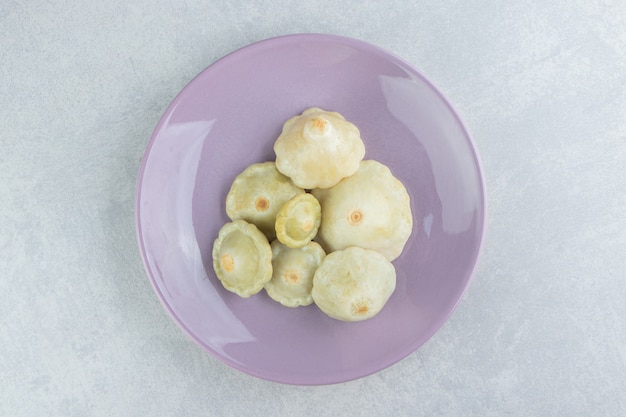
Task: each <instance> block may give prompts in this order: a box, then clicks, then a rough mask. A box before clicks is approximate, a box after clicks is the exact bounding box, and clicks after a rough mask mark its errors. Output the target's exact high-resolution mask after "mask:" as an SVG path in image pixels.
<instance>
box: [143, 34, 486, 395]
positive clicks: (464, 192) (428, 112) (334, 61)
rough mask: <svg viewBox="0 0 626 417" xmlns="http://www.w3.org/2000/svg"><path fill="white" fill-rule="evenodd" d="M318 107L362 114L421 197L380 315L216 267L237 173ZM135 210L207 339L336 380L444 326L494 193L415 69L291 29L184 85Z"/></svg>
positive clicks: (157, 274) (448, 112) (233, 360)
mask: <svg viewBox="0 0 626 417" xmlns="http://www.w3.org/2000/svg"><path fill="white" fill-rule="evenodd" d="M310 106H319V107H322V108H325V109H328V110H333V111H338V112H340V113H342V114H343V115H344V116H345V117H346V118H347V119H348V120H350V121H352V122H353V123H355V124H356V125H357V126H358V127H359V129H360V130H361V134H362V137H363V140H364V142H365V146H366V156H365V157H366V159H376V160H378V161H380V162H382V163H384V164H386V165H388V166H389V167H390V168H391V170H392V172H393V173H394V174H395V176H396V177H398V178H399V179H400V180H401V181H402V182H403V183H404V184H405V185H406V187H407V189H408V192H409V194H410V196H411V199H412V201H411V204H412V210H413V215H414V230H413V234H412V236H411V238H410V240H409V242H408V243H407V245H406V247H405V249H404V252H403V254H402V255H401V256H400V257H399V258H398V259H397V260H396V261H394V265H395V267H396V270H397V287H396V290H395V292H394V294H393V295H392V297H391V299H390V300H389V302H388V304H387V305H386V306H385V308H384V309H383V311H382V312H381V313H380V314H379V315H378V316H376V317H374V318H373V319H370V320H367V321H363V322H358V323H344V322H340V321H337V320H334V319H331V318H329V317H327V316H325V315H324V314H323V313H322V312H321V311H320V310H319V309H318V308H317V307H316V306H315V305H311V306H308V307H299V308H296V309H291V308H287V307H283V306H281V305H280V304H278V303H276V302H274V301H272V300H271V299H270V298H269V297H268V296H267V294H265V292H261V293H260V294H257V295H255V296H252V297H251V298H249V299H242V298H239V297H238V296H237V295H235V294H232V293H230V292H228V291H226V290H224V288H222V286H221V285H220V283H219V281H218V280H217V278H216V276H215V274H214V272H213V269H212V261H211V249H212V244H213V241H214V239H215V238H216V236H217V232H218V230H219V228H220V227H221V226H222V225H223V224H224V223H225V222H227V221H228V218H227V216H226V213H225V208H224V201H225V198H226V193H227V192H228V189H229V187H230V184H231V182H232V180H233V179H234V178H235V176H236V175H237V174H238V173H240V172H241V171H243V169H244V168H245V167H246V166H248V165H250V164H252V163H255V162H261V161H267V160H273V159H274V153H273V150H272V145H273V142H274V140H275V139H276V138H277V137H278V134H279V133H280V130H281V127H282V124H283V122H284V121H285V120H287V119H288V118H289V117H291V116H293V115H295V114H298V113H300V112H301V111H302V110H304V109H306V108H307V107H310ZM136 214H137V235H138V240H139V246H140V250H141V254H142V257H143V261H144V264H145V267H146V270H147V272H148V275H149V277H150V280H151V281H152V284H153V286H154V289H155V290H156V293H157V294H158V296H159V298H160V299H161V301H162V302H163V304H164V305H165V307H166V308H167V309H168V311H169V312H170V313H171V315H172V317H173V318H174V320H175V321H176V322H177V323H178V324H179V325H180V326H181V328H182V329H183V330H184V331H185V332H186V333H188V334H189V335H190V336H191V337H192V338H193V340H194V341H195V342H197V343H198V344H199V345H200V346H201V347H203V348H204V349H205V350H206V351H208V352H209V353H210V354H211V355H213V356H215V357H216V358H218V359H220V360H222V361H223V362H225V363H227V364H229V365H231V366H233V367H235V368H237V369H239V370H241V371H244V372H247V373H249V374H252V375H255V376H258V377H260V378H264V379H268V380H272V381H278V382H284V383H292V384H329V383H336V382H341V381H347V380H351V379H355V378H358V377H362V376H365V375H368V374H370V373H373V372H376V371H379V370H381V369H383V368H385V367H387V366H389V365H391V364H393V363H395V362H397V361H399V360H400V359H402V358H404V357H405V356H406V355H408V354H410V353H411V352H413V351H415V350H416V349H417V348H418V347H419V346H421V345H422V344H423V343H424V342H425V341H426V340H428V339H429V338H430V337H431V336H432V335H433V334H434V333H435V332H436V331H437V330H438V329H439V328H440V327H441V325H442V324H443V323H444V322H445V320H446V319H447V318H448V317H449V315H450V314H451V312H452V311H453V310H454V308H455V306H456V305H457V303H458V301H459V299H460V298H461V296H462V294H463V292H464V291H465V289H466V287H467V285H468V283H469V281H470V279H471V276H472V272H473V269H474V266H475V264H476V261H477V258H478V255H479V252H480V246H481V242H482V238H483V233H484V222H485V195H484V183H483V180H482V176H481V170H480V164H479V161H478V158H477V154H476V151H475V149H474V146H473V144H472V141H471V139H470V137H469V135H468V133H467V130H466V129H465V127H464V126H463V124H462V122H461V121H460V119H459V118H458V116H457V114H456V113H455V111H454V110H453V109H452V107H451V106H450V104H449V103H448V101H447V100H446V99H445V98H444V97H443V96H442V94H441V93H440V92H439V91H438V90H437V89H436V88H435V87H434V86H433V85H432V84H431V83H430V82H429V81H428V80H427V79H426V78H425V77H424V76H422V75H421V74H420V73H419V72H418V71H416V70H415V69H413V68H412V67H411V66H410V65H408V64H407V63H406V62H404V61H402V60H401V59H399V58H397V57H395V56H393V55H391V54H389V53H388V52H386V51H384V50H382V49H380V48H378V47H375V46H372V45H369V44H367V43H364V42H361V41H358V40H354V39H349V38H343V37H338V36H330V35H291V36H285V37H279V38H274V39H269V40H266V41H262V42H259V43H255V44H253V45H250V46H248V47H245V48H243V49H240V50H238V51H236V52H234V53H232V54H230V55H228V56H226V57H224V58H223V59H221V60H219V61H218V62H216V63H215V64H213V65H211V66H210V67H209V68H207V69H206V70H205V71H203V72H202V73H201V74H199V75H198V76H197V77H196V78H195V79H194V80H192V81H191V82H190V83H189V84H188V85H187V86H186V87H185V89H184V90H183V91H182V92H181V93H180V94H179V95H178V96H177V97H176V99H175V100H174V101H173V102H172V104H171V105H170V106H169V108H168V109H167V111H166V112H165V114H164V115H163V117H162V119H161V120H160V122H159V124H158V126H157V127H156V129H155V131H154V134H153V136H152V138H151V140H150V143H149V144H148V148H147V150H146V153H145V156H144V159H143V162H142V165H141V169H140V175H139V179H138V189H137V200H136Z"/></svg>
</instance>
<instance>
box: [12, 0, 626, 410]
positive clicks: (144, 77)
mask: <svg viewBox="0 0 626 417" xmlns="http://www.w3.org/2000/svg"><path fill="white" fill-rule="evenodd" d="M512 3H513V4H512V5H509V2H505V1H501V2H488V1H467V2H465V1H454V0H444V1H441V2H426V1H412V2H410V1H404V0H402V1H399V0H391V1H387V2H382V1H381V2H375V1H351V0H346V1H344V2H337V1H327V0H318V1H315V2H301V1H281V0H275V1H273V2H261V1H247V2H232V1H225V0H219V1H200V0H187V1H174V0H171V1H165V0H155V1H147V0H135V1H120V0H111V1H105V2H91V1H68V0H49V1H40V0H33V1H16V0H3V1H2V2H0V145H1V151H0V278H1V279H0V294H2V301H1V302H0V317H1V321H0V383H1V386H0V415H2V416H38V415H39V416H43V415H47V416H57V415H58V416H142V415H151V416H161V415H162V416H200V415H204V416H250V415H258V416H274V415H276V416H278V415H281V416H282V415H284V416H305V415H306V416H322V417H324V416H359V417H367V416H392V415H394V416H439V415H441V416H623V415H626V399H624V398H626V397H625V395H624V392H626V3H625V2H623V1H621V0H605V1H592V0H574V1H557V2H544V1H529V0H523V1H518V2H512ZM548 4H549V5H548ZM296 32H326V33H335V34H342V35H347V36H352V37H356V38H359V39H362V40H365V41H368V42H371V43H374V44H377V45H379V46H381V47H383V48H386V49H389V50H391V51H392V52H394V53H396V54H397V55H400V56H402V57H404V58H405V59H406V60H408V61H409V62H411V63H413V64H414V65H415V66H416V67H417V68H419V69H420V70H421V71H423V72H424V73H425V74H426V75H427V76H428V77H429V78H430V79H432V80H433V81H434V82H435V83H436V84H437V85H438V86H439V87H440V88H441V90H443V91H444V92H445V93H446V94H447V95H448V97H449V98H450V99H451V100H452V101H453V103H454V104H455V105H456V107H457V109H458V110H459V112H460V114H461V116H462V117H463V118H464V120H465V121H466V123H467V125H468V126H469V128H470V130H471V131H472V133H473V135H474V138H475V141H476V144H477V146H478V148H479V151H480V154H481V156H482V160H483V164H484V171H485V174H486V179H487V186H488V198H489V222H488V233H487V240H486V243H485V248H484V252H483V256H482V258H481V261H480V263H479V267H478V269H477V272H476V275H475V280H474V282H473V283H472V285H471V287H470V289H469V291H468V293H467V294H466V296H465V297H464V299H463V300H462V302H461V304H460V306H459V308H458V309H457V310H456V312H455V313H454V315H453V316H452V318H451V319H450V320H449V321H448V323H446V325H445V326H444V327H443V328H442V329H441V331H440V332H439V333H437V334H436V335H435V336H434V337H433V338H432V339H431V340H430V341H428V343H426V344H425V345H424V346H423V347H422V348H421V349H420V350H418V351H417V352H416V353H414V354H412V355H410V356H409V357H408V358H406V359H405V360H403V361H401V362H400V363H398V364H396V365H394V366H392V367H390V368H388V369H386V370H384V371H382V372H380V373H378V374H375V375H372V376H369V377H366V378H363V379H360V380H356V381H352V382H348V383H344V384H338V385H334V386H321V387H297V386H287V385H280V384H276V383H270V382H266V381H263V380H259V379H256V378H254V377H251V376H248V375H245V374H243V373H240V372H239V371H236V370H233V369H231V368H229V367H227V366H226V365H224V364H222V363H221V362H219V361H218V360H216V359H214V358H212V357H210V356H209V355H207V354H206V353H204V352H203V351H202V350H201V349H200V348H198V347H197V346H196V345H194V344H192V343H191V342H190V341H189V340H188V338H187V337H186V336H185V335H184V334H183V333H182V332H181V331H180V329H179V328H178V327H177V326H176V325H175V324H174V322H173V321H172V320H171V319H170V318H169V316H168V315H167V314H166V312H165V311H164V309H163V308H162V307H161V305H160V303H159V301H158V300H157V298H156V296H155V294H154V293H153V291H152V288H151V287H150V284H149V281H148V279H147V277H146V274H145V272H144V270H143V267H142V264H141V260H140V257H139V253H138V250H137V246H136V240H135V230H134V217H133V216H134V212H133V210H134V207H133V198H134V190H135V181H136V176H137V171H138V168H139V161H140V158H141V156H142V152H143V150H144V147H145V145H146V144H147V141H148V138H149V136H150V134H151V132H152V129H153V128H154V126H155V124H156V122H157V120H158V118H159V116H160V115H161V113H162V112H163V111H164V110H165V108H166V106H167V105H168V104H169V102H170V101H171V100H172V99H173V97H174V96H175V95H176V93H177V92H178V91H179V90H180V89H181V88H182V87H183V86H184V85H185V84H186V83H187V82H188V81H189V80H190V79H191V78H192V77H193V76H194V75H196V74H197V73H198V72H200V71H201V70H202V69H203V68H205V67H206V66H207V65H209V64H211V63H212V62H214V61H215V60H216V59H218V58H220V57H221V56H223V55H224V54H226V53H228V52H230V51H232V50H234V49H237V48H239V47H242V46H244V45H246V44H248V43H250V42H253V41H256V40H261V39H264V38H268V37H272V36H276V35H281V34H287V33H296Z"/></svg>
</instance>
